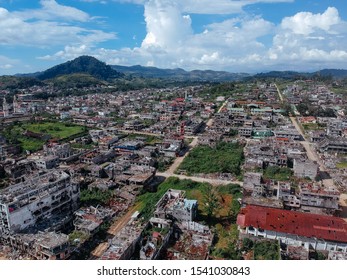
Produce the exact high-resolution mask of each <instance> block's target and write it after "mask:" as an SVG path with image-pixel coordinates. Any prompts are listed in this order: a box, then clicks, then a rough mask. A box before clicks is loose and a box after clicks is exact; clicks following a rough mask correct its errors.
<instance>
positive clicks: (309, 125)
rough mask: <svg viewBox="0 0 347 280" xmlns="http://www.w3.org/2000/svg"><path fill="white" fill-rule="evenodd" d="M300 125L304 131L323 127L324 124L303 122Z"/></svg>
mask: <svg viewBox="0 0 347 280" xmlns="http://www.w3.org/2000/svg"><path fill="white" fill-rule="evenodd" d="M302 127H303V128H304V129H305V131H309V130H313V131H314V130H322V129H325V126H324V125H320V124H318V123H304V124H302Z"/></svg>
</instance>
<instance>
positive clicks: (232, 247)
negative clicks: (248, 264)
mask: <svg viewBox="0 0 347 280" xmlns="http://www.w3.org/2000/svg"><path fill="white" fill-rule="evenodd" d="M216 238H217V243H216V244H215V246H214V248H213V250H212V253H211V255H212V256H213V257H215V258H217V259H220V258H222V259H227V260H240V259H242V256H241V252H240V250H239V249H238V245H237V242H238V238H239V236H238V229H237V225H235V224H232V225H231V226H230V227H225V226H222V225H221V224H217V226H216Z"/></svg>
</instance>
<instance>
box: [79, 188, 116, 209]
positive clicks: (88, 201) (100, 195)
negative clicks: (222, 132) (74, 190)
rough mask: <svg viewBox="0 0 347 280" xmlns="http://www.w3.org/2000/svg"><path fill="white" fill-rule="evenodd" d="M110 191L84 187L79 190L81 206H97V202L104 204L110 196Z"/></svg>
mask: <svg viewBox="0 0 347 280" xmlns="http://www.w3.org/2000/svg"><path fill="white" fill-rule="evenodd" d="M112 196H113V195H112V192H111V191H109V190H107V191H102V190H99V189H92V190H88V189H84V190H82V191H81V196H80V201H81V203H82V206H91V205H92V206H97V205H98V204H102V205H106V204H108V203H109V201H110V200H111V198H112Z"/></svg>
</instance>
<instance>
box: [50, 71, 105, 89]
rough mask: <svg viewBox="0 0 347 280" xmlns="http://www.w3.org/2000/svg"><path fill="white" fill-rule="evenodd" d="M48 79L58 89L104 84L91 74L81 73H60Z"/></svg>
mask: <svg viewBox="0 0 347 280" xmlns="http://www.w3.org/2000/svg"><path fill="white" fill-rule="evenodd" d="M49 81H50V82H52V83H53V85H54V86H55V87H57V88H60V89H69V88H84V87H91V86H95V85H102V84H105V83H103V82H102V81H100V80H98V79H96V78H94V77H93V76H91V75H88V74H82V73H77V74H70V75H62V76H59V77H56V78H54V79H51V80H49Z"/></svg>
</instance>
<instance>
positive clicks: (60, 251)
mask: <svg viewBox="0 0 347 280" xmlns="http://www.w3.org/2000/svg"><path fill="white" fill-rule="evenodd" d="M7 241H8V243H9V245H10V246H11V247H12V249H14V250H17V251H20V252H21V254H23V255H24V256H26V257H29V258H31V259H36V260H65V259H67V258H68V257H69V256H70V253H71V248H70V245H69V237H68V236H67V235H66V234H63V233H55V232H39V233H36V234H14V235H12V236H10V237H9V239H8V240H7Z"/></svg>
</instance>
